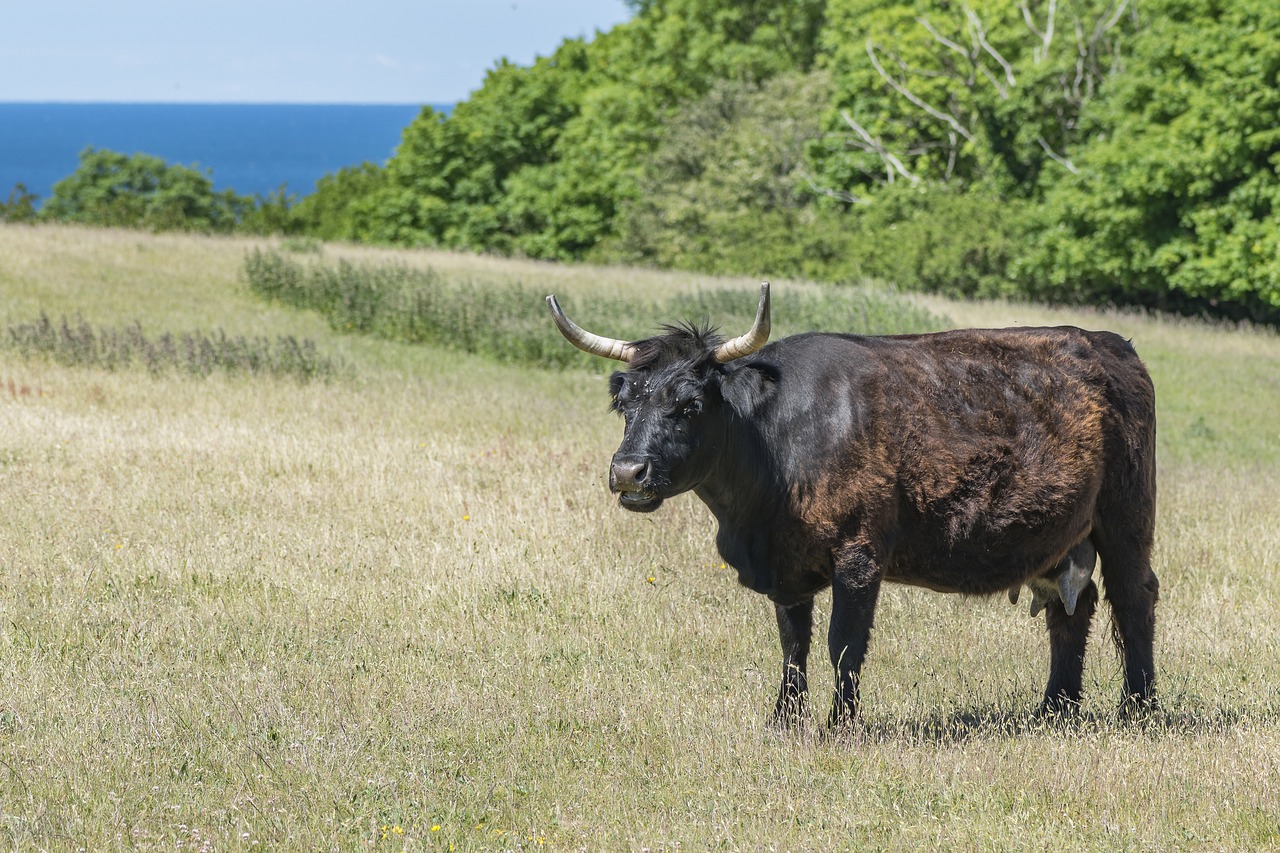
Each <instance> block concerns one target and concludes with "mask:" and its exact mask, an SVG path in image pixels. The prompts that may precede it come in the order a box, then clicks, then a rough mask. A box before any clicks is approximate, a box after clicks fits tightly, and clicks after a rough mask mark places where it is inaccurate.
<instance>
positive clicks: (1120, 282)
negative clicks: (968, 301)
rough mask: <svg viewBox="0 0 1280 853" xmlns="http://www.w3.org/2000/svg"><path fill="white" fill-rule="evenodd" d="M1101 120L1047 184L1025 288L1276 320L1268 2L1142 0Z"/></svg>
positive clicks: (1277, 181)
mask: <svg viewBox="0 0 1280 853" xmlns="http://www.w3.org/2000/svg"><path fill="white" fill-rule="evenodd" d="M1143 9H1144V15H1145V16H1146V21H1145V25H1144V27H1143V29H1142V30H1141V32H1140V33H1139V34H1138V35H1137V37H1136V38H1135V39H1134V40H1133V44H1132V47H1131V50H1130V51H1129V56H1128V58H1127V60H1126V66H1127V68H1126V72H1125V74H1124V75H1123V76H1122V77H1120V78H1118V79H1117V80H1116V81H1115V82H1114V83H1112V84H1111V85H1110V86H1109V87H1108V88H1107V90H1106V91H1105V93H1104V95H1103V97H1101V98H1100V99H1099V102H1098V103H1097V104H1096V115H1095V116H1094V117H1093V120H1094V121H1095V122H1096V123H1097V125H1098V126H1100V127H1103V128H1105V129H1106V133H1105V135H1102V134H1099V136H1098V138H1097V139H1095V140H1093V141H1092V142H1091V144H1090V145H1089V146H1088V148H1087V149H1086V150H1085V151H1083V152H1082V153H1081V154H1080V156H1078V157H1077V158H1076V164H1077V166H1078V168H1079V171H1078V174H1073V175H1069V176H1067V177H1066V178H1065V179H1062V180H1059V181H1058V182H1056V183H1055V184H1053V185H1052V186H1050V187H1049V189H1048V192H1047V195H1046V200H1045V205H1044V207H1043V210H1042V212H1041V214H1040V216H1039V217H1038V219H1037V239H1036V241H1035V244H1034V247H1033V249H1032V250H1031V251H1030V252H1028V254H1027V256H1026V257H1025V258H1024V259H1023V260H1022V262H1021V263H1020V264H1019V266H1018V271H1019V274H1020V277H1021V280H1022V281H1023V283H1024V287H1025V288H1026V289H1027V290H1029V291H1032V292H1035V293H1039V294H1041V295H1047V296H1050V297H1054V298H1062V299H1113V300H1117V301H1123V302H1131V303H1132V302H1138V303H1140V304H1145V305H1153V306H1157V307H1165V308H1178V309H1183V310H1211V311H1214V312H1215V313H1226V314H1228V315H1233V316H1252V317H1256V318H1260V319H1266V318H1269V319H1275V318H1277V317H1280V222H1277V219H1276V213H1277V212H1280V127H1278V126H1277V122H1276V116H1278V115H1280V41H1278V40H1277V39H1276V37H1275V34H1276V33H1277V32H1280V6H1277V5H1276V4H1275V3H1273V2H1270V0H1152V2H1150V3H1148V4H1146V5H1144V7H1143Z"/></svg>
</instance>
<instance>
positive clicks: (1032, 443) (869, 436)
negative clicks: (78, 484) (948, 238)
mask: <svg viewBox="0 0 1280 853" xmlns="http://www.w3.org/2000/svg"><path fill="white" fill-rule="evenodd" d="M718 342H719V338H718V337H716V336H715V335H714V334H713V333H711V332H709V331H707V330H702V329H696V328H692V327H678V328H668V329H667V330H666V333H665V334H663V335H660V336H658V337H655V338H651V339H649V340H646V341H640V342H638V343H637V344H636V347H637V356H636V357H635V358H634V359H633V360H632V362H631V364H630V365H629V369H628V370H626V371H625V372H619V373H615V374H614V375H613V377H612V379H611V382H610V390H611V393H612V396H613V401H614V407H615V409H616V410H617V411H619V412H620V413H621V414H622V415H623V417H624V418H625V419H626V429H625V434H624V436H623V439H622V444H621V446H620V447H619V448H618V451H617V453H616V454H615V455H614V457H613V462H612V465H611V466H610V485H611V487H612V488H613V490H614V491H615V492H616V493H617V494H618V495H619V499H620V500H621V502H622V505H623V506H625V507H627V508H628V509H631V510H635V511H645V512H647V511H652V510H654V509H657V508H658V507H659V506H660V505H661V504H662V502H663V501H664V500H665V499H666V498H669V497H672V496H673V495H677V494H680V493H681V492H685V491H693V492H694V493H696V494H697V495H698V497H699V498H701V499H702V500H703V501H704V502H705V503H706V504H707V506H709V507H710V508H711V511H712V512H713V513H714V514H715V516H716V518H717V519H718V521H719V525H720V530H719V535H718V536H717V540H716V541H717V544H718V546H719V550H720V553H721V555H722V556H723V557H724V559H725V560H726V561H727V562H728V563H729V564H730V565H732V566H733V567H734V569H736V570H737V572H738V577H739V580H740V581H741V583H742V584H743V585H745V586H747V587H750V588H751V589H753V590H755V591H757V592H759V593H761V594H763V595H767V596H768V597H769V598H770V599H772V601H773V602H774V604H775V606H776V610H777V618H778V628H779V633H780V636H781V639H782V655H783V660H782V664H783V671H782V686H781V689H780V691H779V695H778V701H777V705H776V707H775V711H774V717H775V720H776V721H777V722H779V723H781V724H787V723H788V722H790V721H791V720H792V719H793V718H794V716H795V714H796V712H797V710H798V709H799V708H800V707H801V706H802V704H803V701H804V696H805V691H806V686H807V677H806V671H805V667H806V663H807V658H808V654H809V647H810V641H811V635H812V627H813V597H814V595H815V594H816V593H817V592H819V591H820V590H822V589H825V588H826V587H828V586H830V587H831V588H832V614H831V627H830V633H829V637H828V649H829V652H830V655H831V661H832V664H833V665H834V667H835V669H836V681H837V687H836V696H835V701H834V703H833V708H832V712H831V718H830V719H831V722H832V723H833V724H839V723H841V722H843V721H846V720H848V719H850V718H851V717H852V716H853V715H854V714H856V712H857V707H858V678H859V672H860V670H861V667H862V663H863V659H864V657H865V655H866V651H867V643H868V640H869V638H870V634H871V624H872V616H873V614H874V611H875V604H876V597H877V595H878V593H879V590H880V584H881V583H882V582H883V581H892V582H895V583H905V584H913V585H916V586H923V587H928V588H929V589H933V590H937V591H940V592H958V593H966V594H978V595H986V594H991V593H997V592H1004V591H1005V590H1008V589H1011V588H1015V589H1016V588H1017V587H1018V586H1019V585H1021V584H1023V583H1025V582H1026V581H1027V580H1029V579H1033V578H1037V577H1040V576H1052V575H1053V574H1054V573H1055V572H1056V571H1058V567H1059V565H1060V563H1061V562H1062V561H1063V559H1064V558H1065V556H1066V555H1067V553H1068V552H1069V551H1070V550H1071V549H1072V548H1073V546H1075V545H1077V544H1078V543H1081V542H1082V541H1084V540H1085V539H1086V538H1087V539H1089V540H1090V541H1091V542H1092V544H1093V545H1094V546H1095V547H1096V548H1097V552H1098V554H1099V555H1100V556H1101V559H1102V577H1103V580H1104V581H1105V589H1106V593H1107V600H1108V602H1109V603H1110V605H1111V608H1112V614H1113V617H1114V623H1115V636H1116V641H1117V643H1118V644H1119V647H1120V649H1121V651H1122V653H1123V657H1124V666H1125V679H1124V696H1125V698H1126V700H1129V701H1135V702H1138V703H1148V702H1150V701H1151V700H1152V698H1153V683H1154V678H1155V666H1154V662H1153V648H1152V647H1153V634H1154V629H1155V604H1156V599H1157V597H1158V592H1159V585H1158V583H1157V581H1156V577H1155V575H1154V574H1153V573H1152V571H1151V562H1150V555H1151V545H1152V530H1153V525H1154V519H1155V499H1156V482H1155V392H1154V389H1153V387H1152V384H1151V380H1150V378H1149V377H1148V375H1147V372H1146V370H1145V369H1144V368H1143V366H1142V363H1141V361H1140V360H1139V359H1138V356H1137V354H1136V353H1135V352H1134V350H1133V348H1132V347H1131V346H1130V345H1129V344H1128V343H1127V342H1126V341H1124V340H1123V339H1121V338H1119V337H1117V336H1116V335H1113V334H1111V333H1108V332H1087V331H1083V330H1081V329H1077V328H1072V327H1060V328H1040V329H1009V330H969V331H956V332H944V333H940V334H932V335H909V336H897V337H856V336H850V335H832V334H805V335H797V336H795V337H790V338H786V339H783V340H780V341H777V342H775V343H772V344H770V345H768V346H766V347H765V348H763V349H762V350H760V351H759V352H758V353H756V354H755V355H752V356H749V357H746V358H742V359H739V360H737V361H733V362H730V363H729V364H727V365H719V364H716V363H715V360H714V359H713V358H712V357H711V353H712V351H713V349H714V347H715V346H716V344H717V343H718ZM1097 599H1098V591H1097V587H1096V586H1095V585H1094V584H1093V583H1092V582H1090V583H1089V584H1088V586H1087V587H1086V588H1085V589H1084V590H1083V592H1082V593H1081V595H1080V602H1079V605H1078V607H1077V608H1076V612H1075V614H1074V615H1072V616H1068V615H1067V613H1066V611H1065V609H1064V607H1063V605H1062V603H1061V602H1060V601H1053V602H1051V603H1050V604H1049V607H1048V609H1047V611H1046V622H1047V625H1048V629H1049V641H1050V648H1051V661H1052V663H1051V670H1050V674H1049V682H1048V687H1047V689H1046V691H1045V695H1044V705H1045V706H1046V707H1049V708H1059V707H1064V706H1070V705H1072V704H1074V703H1078V702H1079V699H1080V690H1081V676H1082V670H1083V658H1084V651H1085V641H1086V638H1087V636H1088V630H1089V623H1090V620H1091V618H1092V616H1093V613H1094V609H1095V602H1096V601H1097Z"/></svg>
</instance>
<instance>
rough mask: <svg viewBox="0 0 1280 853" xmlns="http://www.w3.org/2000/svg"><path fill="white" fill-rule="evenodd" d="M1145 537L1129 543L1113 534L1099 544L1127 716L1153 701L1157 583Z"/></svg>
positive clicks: (1158, 592)
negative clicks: (1121, 664) (1122, 662)
mask: <svg viewBox="0 0 1280 853" xmlns="http://www.w3.org/2000/svg"><path fill="white" fill-rule="evenodd" d="M1149 541H1150V540H1149V539H1145V540H1139V541H1137V542H1130V541H1127V540H1125V539H1118V538H1115V537H1113V536H1108V537H1105V538H1103V539H1102V540H1101V541H1099V543H1098V553H1099V554H1100V555H1101V556H1102V580H1103V585H1104V587H1105V588H1106V593H1107V602H1108V603H1109V604H1110V605H1111V621H1112V625H1113V633H1114V636H1115V641H1116V646H1117V647H1118V648H1119V649H1120V654H1121V656H1122V657H1123V658H1124V700H1123V701H1124V704H1123V706H1122V707H1123V708H1124V709H1125V710H1126V712H1128V711H1131V710H1135V709H1136V710H1141V709H1145V708H1149V707H1151V706H1152V705H1154V702H1155V679H1156V665H1155V633H1156V601H1157V600H1158V599H1159V598H1160V582H1159V581H1158V580H1157V579H1156V575H1155V572H1153V571H1152V570H1151V547H1150V545H1149V544H1148V543H1149Z"/></svg>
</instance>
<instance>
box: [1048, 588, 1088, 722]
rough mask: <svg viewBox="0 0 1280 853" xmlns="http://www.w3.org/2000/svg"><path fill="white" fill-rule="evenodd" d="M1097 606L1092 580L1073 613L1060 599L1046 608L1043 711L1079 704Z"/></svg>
mask: <svg viewBox="0 0 1280 853" xmlns="http://www.w3.org/2000/svg"><path fill="white" fill-rule="evenodd" d="M1097 606H1098V585H1097V584H1095V583H1094V582H1093V581H1089V583H1088V585H1086V586H1085V588H1084V589H1082V590H1080V595H1079V598H1077V600H1076V608H1075V611H1076V612H1075V614H1074V615H1070V616H1069V615H1067V609H1066V607H1065V606H1064V605H1063V603H1062V602H1061V601H1052V602H1050V603H1049V606H1048V607H1047V608H1046V610H1045V622H1046V624H1047V625H1048V627H1049V661H1050V662H1049V685H1048V686H1047V687H1046V688H1045V691H1044V702H1043V703H1042V704H1041V706H1040V708H1041V711H1042V712H1044V713H1050V714H1053V713H1059V714H1062V713H1070V712H1072V711H1075V710H1076V709H1077V708H1079V706H1080V694H1081V691H1082V689H1083V681H1084V652H1085V646H1086V645H1087V644H1088V642H1089V624H1090V623H1091V622H1092V620H1093V613H1094V610H1096V609H1097Z"/></svg>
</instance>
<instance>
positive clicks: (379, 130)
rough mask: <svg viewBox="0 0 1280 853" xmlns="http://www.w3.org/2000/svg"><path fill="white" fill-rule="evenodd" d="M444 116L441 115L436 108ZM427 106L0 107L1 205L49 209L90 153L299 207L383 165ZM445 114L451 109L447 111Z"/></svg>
mask: <svg viewBox="0 0 1280 853" xmlns="http://www.w3.org/2000/svg"><path fill="white" fill-rule="evenodd" d="M434 106H436V108H437V109H441V106H440V105H434ZM421 109H422V107H421V106H420V105H383V104H379V105H367V106H359V105H354V106H353V105H334V104H66V103H57V104H35V103H0V201H4V200H5V199H7V198H8V197H9V193H10V191H11V190H12V189H13V187H14V185H15V184H17V183H22V184H25V185H26V188H27V191H28V192H32V193H35V194H36V195H37V196H39V198H40V200H41V201H44V200H46V199H48V198H49V196H50V195H52V193H53V185H54V184H55V183H57V182H58V181H60V180H62V179H63V178H65V177H67V176H68V175H70V174H71V173H72V172H74V171H75V170H76V167H77V165H78V164H79V155H80V152H81V151H83V150H84V149H85V148H90V147H92V148H97V149H104V148H105V149H109V150H111V151H118V152H120V153H123V154H139V153H141V154H150V155H153V156H155V157H160V158H161V159H163V160H165V161H166V162H168V163H170V164H181V165H184V166H194V167H196V168H198V169H199V170H200V171H201V172H204V173H205V174H207V175H209V177H210V178H211V179H212V180H213V185H214V188H215V189H217V190H227V189H230V190H234V191H235V192H237V193H238V194H240V195H255V194H258V195H263V196H265V195H266V194H268V193H270V192H273V191H275V190H277V189H279V188H280V187H281V185H284V186H286V187H287V191H288V192H289V193H291V194H294V195H297V196H299V197H301V196H305V195H308V194H310V193H311V192H312V191H314V189H315V183H316V181H317V180H319V179H320V178H321V177H323V176H324V175H326V174H329V173H331V172H336V171H338V170H339V169H341V168H342V167H344V166H358V165H359V164H361V163H363V162H365V161H369V162H372V163H377V164H379V165H381V164H383V163H385V162H386V161H387V159H388V158H390V157H391V155H392V154H393V153H394V152H395V149H396V146H397V145H399V144H400V134H401V132H402V131H403V130H404V129H405V128H406V127H407V126H408V125H409V124H410V123H411V122H412V121H413V120H414V118H416V117H417V116H418V114H419V113H420V112H421ZM443 109H444V110H445V111H446V112H447V110H448V107H444V108H443Z"/></svg>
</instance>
